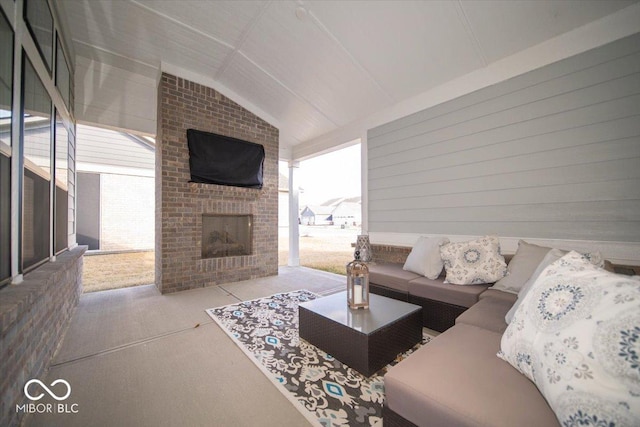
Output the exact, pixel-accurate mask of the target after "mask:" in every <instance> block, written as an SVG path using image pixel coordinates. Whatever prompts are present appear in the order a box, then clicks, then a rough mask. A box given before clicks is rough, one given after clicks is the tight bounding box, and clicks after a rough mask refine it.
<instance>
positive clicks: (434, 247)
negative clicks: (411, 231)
mask: <svg viewBox="0 0 640 427" xmlns="http://www.w3.org/2000/svg"><path fill="white" fill-rule="evenodd" d="M445 243H449V239H447V238H446V237H424V236H421V237H420V238H419V239H418V241H417V242H416V243H415V245H413V248H412V249H411V252H410V253H409V256H408V257H407V260H406V261H405V263H404V266H403V267H402V269H403V270H407V271H411V272H413V273H416V274H419V275H421V276H425V277H428V278H429V279H437V278H438V276H440V273H441V272H442V266H443V264H442V258H440V246H442V245H443V244H445Z"/></svg>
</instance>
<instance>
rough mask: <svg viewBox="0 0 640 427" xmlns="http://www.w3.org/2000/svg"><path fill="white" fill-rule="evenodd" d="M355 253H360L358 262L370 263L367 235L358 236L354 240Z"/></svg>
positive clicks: (369, 247) (369, 244)
mask: <svg viewBox="0 0 640 427" xmlns="http://www.w3.org/2000/svg"><path fill="white" fill-rule="evenodd" d="M356 252H360V260H361V261H364V262H370V261H371V259H372V255H373V253H372V251H371V243H369V236H368V235H367V234H360V235H358V237H357V239H356V248H355V251H354V256H355V253H356Z"/></svg>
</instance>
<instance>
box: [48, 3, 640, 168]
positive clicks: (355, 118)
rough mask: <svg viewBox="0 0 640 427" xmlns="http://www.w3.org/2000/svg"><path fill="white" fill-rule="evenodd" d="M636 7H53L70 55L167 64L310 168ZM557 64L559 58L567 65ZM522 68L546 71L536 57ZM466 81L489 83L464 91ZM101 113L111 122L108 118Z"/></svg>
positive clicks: (135, 67)
mask: <svg viewBox="0 0 640 427" xmlns="http://www.w3.org/2000/svg"><path fill="white" fill-rule="evenodd" d="M633 3H636V5H635V6H632V7H630V8H629V10H632V9H633V10H636V9H637V6H638V5H637V1H631V0H625V1H618V0H611V1H586V0H585V1H535V0H530V1H512V2H505V1H482V2H479V1H466V0H465V1H463V0H459V1H340V2H333V1H320V0H318V1H315V0H313V1H185V0H182V1H178V0H166V1H165V0H119V1H107V0H59V1H58V2H56V3H55V6H56V8H57V9H59V10H60V15H63V16H64V18H65V21H66V22H68V24H69V30H70V33H71V34H70V36H69V35H68V37H67V38H68V39H70V40H69V41H70V42H72V43H73V47H74V50H75V51H76V55H77V56H81V57H85V58H88V59H89V60H91V61H96V62H101V63H104V64H105V65H108V66H111V67H115V68H121V69H124V70H127V71H129V72H132V73H137V74H141V75H143V76H146V77H154V78H157V76H158V75H159V70H161V69H162V70H163V71H168V70H166V69H164V68H161V67H162V64H176V65H178V66H179V69H180V70H184V71H185V72H184V73H182V74H179V76H181V77H184V78H188V76H202V77H204V80H207V81H209V82H213V83H214V84H208V86H211V87H214V88H216V89H217V90H219V91H220V92H222V93H223V94H225V95H227V96H229V97H230V98H232V99H233V100H234V101H236V102H238V103H239V104H241V105H243V106H244V107H245V108H247V109H249V110H250V111H253V112H254V113H256V114H257V111H262V112H264V113H265V114H264V115H263V116H262V117H263V118H265V120H267V121H269V122H270V123H272V124H273V125H274V126H277V127H278V128H279V129H280V132H281V146H282V149H283V152H292V153H294V154H296V153H304V155H305V156H306V155H309V154H311V155H312V154H313V153H314V152H317V151H322V150H325V149H326V148H328V145H338V144H341V143H344V142H345V141H349V140H351V139H354V138H359V137H361V136H362V134H363V129H366V127H365V128H363V127H362V126H363V124H365V125H366V124H370V123H375V124H376V125H377V124H380V123H381V122H379V120H380V119H381V118H387V117H390V114H388V112H389V111H390V110H393V111H395V112H400V111H409V113H411V112H415V111H417V110H415V109H414V110H413V111H410V110H411V108H407V106H409V105H411V106H416V108H419V109H422V108H426V107H428V106H429V102H431V101H432V100H433V99H435V98H433V97H428V96H425V95H424V94H426V93H429V92H433V91H436V92H437V91H438V90H439V88H443V89H442V90H445V88H449V89H450V88H451V86H452V84H451V83H452V81H456V80H460V79H465V81H468V82H470V81H472V80H474V79H475V80H476V81H478V82H480V84H479V85H478V86H477V87H470V88H469V87H467V89H469V90H475V89H479V88H480V87H482V83H487V82H491V81H492V78H491V76H489V77H487V76H488V74H490V73H492V71H490V70H495V69H496V67H495V66H494V65H495V64H496V61H498V62H501V61H505V60H511V59H512V58H513V57H514V56H517V55H518V54H519V53H521V52H523V51H527V50H528V49H532V48H533V47H535V46H536V45H538V44H544V43H545V42H547V41H548V40H550V39H553V37H559V35H564V34H566V33H567V32H571V31H572V30H575V29H576V28H578V27H580V26H583V25H585V24H589V23H592V22H594V21H596V22H597V21H598V20H600V21H601V20H602V18H603V17H605V16H607V15H610V14H614V13H616V12H618V11H619V13H616V15H620V13H622V14H624V13H625V12H626V10H623V11H620V9H622V8H625V7H627V6H629V5H630V4H633ZM618 18H620V16H618ZM610 26H611V24H610ZM613 26H615V23H614V24H613ZM608 31H610V32H615V31H616V29H615V28H610V29H609V30H608ZM637 31H640V28H638V26H637V24H636V32H637ZM598 37H599V36H598ZM604 38H605V39H606V38H607V37H604ZM598 43H599V42H598V41H597V40H595V41H594V40H589V41H588V42H584V43H583V44H591V45H592V46H593V47H595V46H597V45H598ZM561 49H562V47H561ZM560 53H561V54H560V55H559V57H560V58H559V59H562V57H567V56H569V55H571V54H572V52H571V51H570V50H569V49H568V50H566V51H565V50H562V51H561V52H560ZM511 62H514V61H511ZM525 62H526V63H527V64H534V63H538V64H540V65H538V66H541V65H544V64H543V63H542V62H543V61H540V60H539V58H533V59H527V58H525ZM95 66H96V67H97V64H96V65H95ZM501 67H502V69H504V68H505V66H501ZM98 68H99V69H101V70H108V69H109V68H108V67H98ZM512 68H513V69H518V68H519V69H522V68H526V67H518V66H515V67H512ZM174 70H176V68H175V67H174ZM114 71H115V70H114ZM154 71H155V73H154ZM483 73H484V74H483ZM474 74H475V75H478V74H483V75H485V78H479V79H477V78H474V79H472V78H467V76H470V75H474ZM104 77H108V76H104ZM101 78H102V76H101ZM202 80H203V79H200V82H201V83H203V82H202ZM494 80H495V79H494ZM82 83H83V84H95V82H90V81H84V82H82ZM78 84H80V82H78ZM203 84H204V83H203ZM489 84H490V83H489ZM117 86H118V85H114V87H117ZM120 86H121V85H120ZM454 86H455V88H454V89H456V88H458V87H460V85H459V84H458V85H454ZM467 86H468V85H467ZM467 91H468V90H467ZM449 92H451V93H459V91H457V90H454V91H453V92H452V91H451V90H449ZM76 93H87V94H89V93H90V91H89V90H86V91H79V90H78V91H77V92H76ZM111 96H112V97H113V98H118V97H114V96H113V95H111ZM426 98H429V99H428V100H427V102H416V100H418V99H426ZM121 99H123V100H124V101H123V102H125V104H126V102H127V101H126V96H124V97H122V98H121ZM78 101H80V103H83V104H84V105H85V108H86V110H87V111H91V110H94V109H98V108H100V106H99V104H96V105H93V106H92V105H90V104H91V103H92V102H93V101H95V102H96V103H97V102H98V98H96V97H94V98H93V100H92V99H87V100H82V99H78ZM148 102H155V98H150V99H148ZM111 105H114V104H111ZM123 105H124V104H123ZM398 106H400V107H398ZM412 108H413V107H412ZM110 114H112V115H113V117H118V111H116V110H115V109H114V110H113V111H111V112H110ZM93 115H94V116H96V117H101V116H102V115H101V114H100V113H99V112H98V111H95V112H94V113H93ZM372 117H374V118H375V120H372V119H371V118H372ZM118 126H119V125H118ZM145 126H147V127H150V126H149V124H145ZM132 130H133V131H135V130H137V129H132ZM145 132H147V131H146V130H145ZM285 135H286V136H285ZM282 136H285V137H284V138H283V137H282ZM327 144H328V145H327Z"/></svg>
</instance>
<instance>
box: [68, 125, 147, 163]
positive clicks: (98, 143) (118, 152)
mask: <svg viewBox="0 0 640 427" xmlns="http://www.w3.org/2000/svg"><path fill="white" fill-rule="evenodd" d="M77 139H78V143H77V150H78V162H79V163H83V164H86V163H91V164H99V165H109V166H119V167H128V168H136V169H147V170H155V151H154V150H153V149H151V148H149V147H145V146H143V145H142V144H141V143H139V142H136V141H135V140H134V139H132V138H131V137H129V136H127V135H126V134H124V133H121V132H116V131H112V130H109V129H101V128H96V127H91V126H84V125H78V138H77Z"/></svg>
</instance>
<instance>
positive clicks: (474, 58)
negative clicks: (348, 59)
mask: <svg viewBox="0 0 640 427" xmlns="http://www.w3.org/2000/svg"><path fill="white" fill-rule="evenodd" d="M457 5H458V3H457V2H452V1H445V2H438V1H422V2H420V1H419V2H405V3H403V4H402V6H399V5H398V3H397V2H385V1H380V2H371V3H370V4H369V5H368V6H367V7H362V5H361V4H359V3H357V2H345V3H341V5H340V10H337V8H336V5H335V4H334V3H331V2H325V1H312V2H310V8H311V11H312V12H311V13H312V14H313V15H314V16H315V17H317V19H318V21H320V22H321V23H322V24H324V26H325V27H326V28H327V30H328V31H329V32H330V33H331V34H333V36H334V37H335V38H336V39H337V40H338V41H339V42H340V43H341V44H342V45H343V46H344V48H345V49H346V50H347V51H348V52H350V53H351V54H352V55H353V57H354V58H355V59H356V60H357V61H358V63H360V64H361V65H362V67H363V68H364V69H365V70H366V71H367V72H368V73H369V74H370V75H371V76H373V78H374V79H375V80H376V81H377V82H378V83H379V84H380V85H381V86H382V87H383V88H384V89H385V91H386V92H387V93H390V94H391V96H392V97H393V100H394V101H400V100H402V99H404V98H407V97H409V96H412V95H415V94H416V93H419V92H423V91H425V90H426V89H428V88H430V87H433V86H436V85H438V84H440V83H443V82H445V81H447V80H450V79H452V78H454V77H457V76H460V75H462V74H465V73H467V72H469V70H473V69H476V68H480V67H482V66H483V65H485V64H484V63H483V60H482V57H481V55H480V54H479V52H478V51H477V49H476V48H475V45H474V43H473V40H472V39H471V37H470V36H469V34H468V32H467V30H466V28H465V23H464V22H463V21H462V20H461V19H460V18H459V16H458V11H457Z"/></svg>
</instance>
